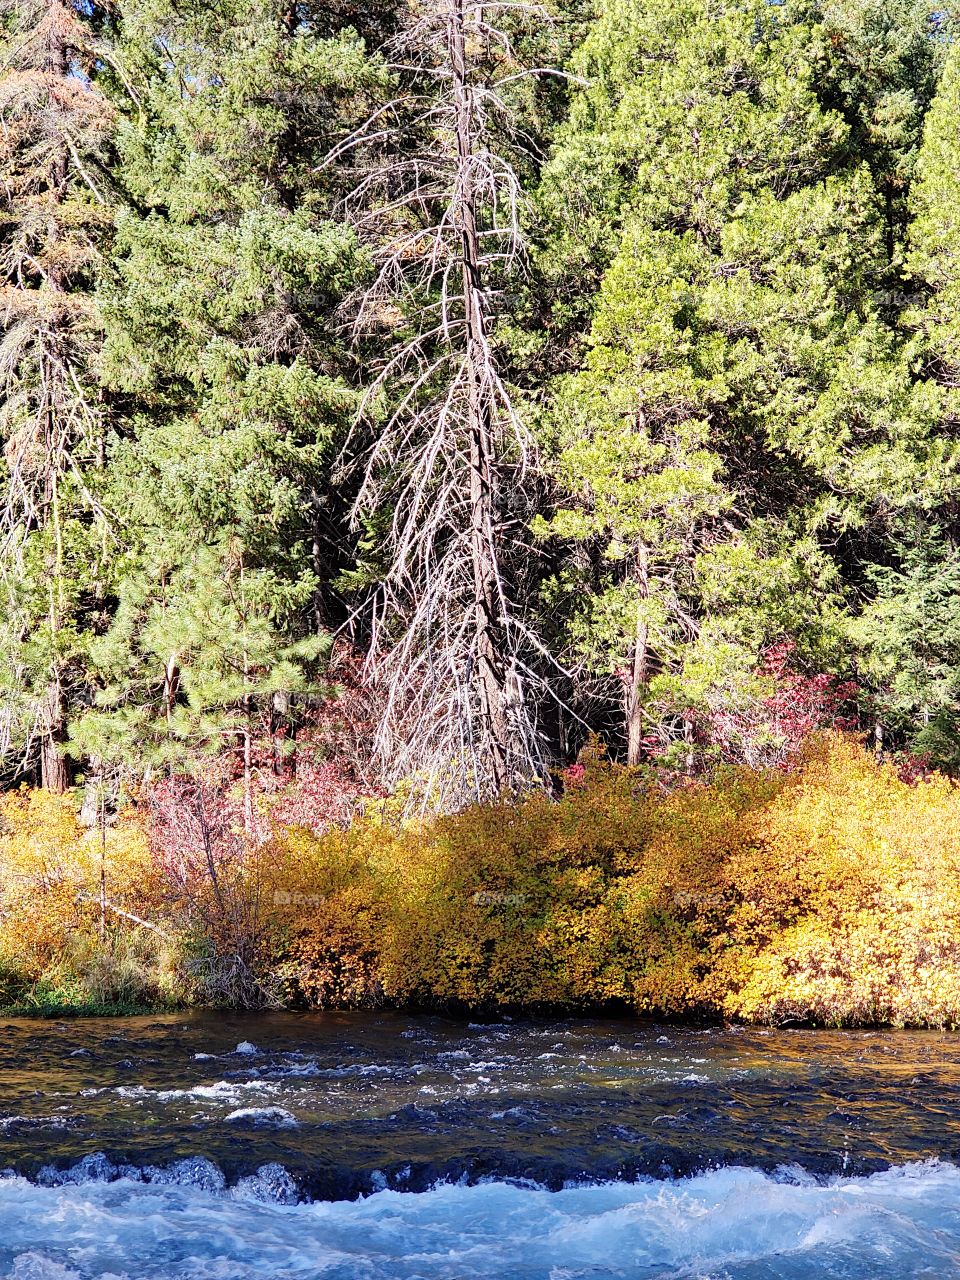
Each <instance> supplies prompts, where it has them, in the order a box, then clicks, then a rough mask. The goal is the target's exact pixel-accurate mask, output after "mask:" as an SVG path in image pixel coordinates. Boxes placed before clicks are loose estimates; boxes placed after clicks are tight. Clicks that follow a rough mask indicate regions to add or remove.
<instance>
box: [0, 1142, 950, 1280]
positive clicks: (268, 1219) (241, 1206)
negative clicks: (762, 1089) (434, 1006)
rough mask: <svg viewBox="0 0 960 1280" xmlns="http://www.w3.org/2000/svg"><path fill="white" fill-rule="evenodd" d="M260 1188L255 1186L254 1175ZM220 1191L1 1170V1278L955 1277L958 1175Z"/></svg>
mask: <svg viewBox="0 0 960 1280" xmlns="http://www.w3.org/2000/svg"><path fill="white" fill-rule="evenodd" d="M254 1181H255V1180H254ZM261 1181H262V1183H263V1185H262V1186H260V1185H254V1183H252V1182H251V1181H250V1180H247V1182H246V1183H245V1185H243V1186H240V1187H236V1188H233V1189H232V1190H230V1191H225V1190H224V1191H220V1192H216V1191H212V1190H207V1189H204V1188H203V1187H202V1186H197V1185H196V1184H195V1183H193V1184H191V1183H190V1182H189V1181H188V1182H187V1183H186V1184H183V1183H177V1182H170V1183H166V1184H164V1183H159V1184H144V1183H141V1182H134V1181H128V1180H120V1181H114V1182H106V1183H105V1182H101V1181H91V1182H77V1183H71V1184H67V1185H60V1186H38V1185H36V1184H34V1183H31V1182H27V1181H25V1180H24V1179H22V1178H13V1177H11V1178H6V1179H3V1180H0V1274H2V1275H3V1276H4V1277H8V1278H9V1280H160V1278H161V1277H162V1280H274V1278H276V1280H280V1277H284V1278H291V1280H294V1278H297V1277H303V1278H306V1277H323V1278H324V1280H588V1278H589V1280H614V1278H615V1277H616V1278H624V1280H626V1278H628V1277H629V1278H631V1280H652V1278H653V1277H657V1278H662V1280H666V1278H667V1277H670V1278H671V1280H821V1278H826V1277H830V1278H831V1280H841V1278H842V1280H888V1278H889V1280H904V1278H905V1277H918V1278H919V1277H928V1278H930V1280H933V1278H935V1280H950V1278H951V1277H960V1169H958V1168H957V1167H956V1166H954V1165H952V1164H945V1163H938V1162H927V1163H923V1164H913V1165H907V1166H903V1167H900V1168H897V1169H891V1170H888V1171H886V1172H884V1173H878V1174H874V1175H872V1176H870V1177H857V1178H836V1179H833V1180H831V1181H829V1182H826V1183H821V1182H817V1181H815V1180H814V1179H812V1178H810V1177H808V1176H805V1175H803V1174H801V1173H799V1171H794V1172H792V1173H791V1172H783V1173H781V1174H778V1175H767V1174H763V1173H760V1172H759V1171H756V1170H750V1169H744V1168H726V1169H719V1170H716V1171H713V1172H710V1173H706V1174H702V1175H700V1176H698V1177H695V1178H690V1179H686V1180H681V1181H648V1182H641V1183H616V1182H614V1183H605V1184H602V1185H598V1186H570V1187H567V1188H565V1189H563V1190H561V1191H555V1192H548V1191H545V1190H542V1189H540V1188H536V1187H529V1186H520V1185H516V1184H511V1183H507V1182H502V1181H501V1182H487V1183H481V1184H480V1185H475V1186H461V1185H441V1186H438V1187H435V1188H434V1189H433V1190H431V1191H427V1192H423V1193H421V1194H416V1195H413V1194H404V1193H400V1192H396V1191H389V1190H388V1191H380V1192H377V1193H375V1194H373V1195H370V1196H368V1197H366V1198H364V1199H361V1200H357V1201H335V1202H318V1203H311V1204H303V1203H301V1204H293V1203H290V1200H291V1199H292V1195H291V1190H292V1187H291V1184H290V1183H289V1182H288V1181H285V1180H284V1176H283V1170H282V1169H278V1168H276V1167H273V1166H265V1167H264V1170H263V1171H262V1178H261Z"/></svg>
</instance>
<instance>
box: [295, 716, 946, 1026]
mask: <svg viewBox="0 0 960 1280" xmlns="http://www.w3.org/2000/svg"><path fill="white" fill-rule="evenodd" d="M273 860H274V866H275V868H276V874H277V876H278V877H279V880H280V881H282V882H283V884H284V885H285V886H286V890H287V893H288V896H289V900H288V905H287V906H286V907H281V909H280V914H281V916H282V918H283V922H284V930H285V936H286V938H287V940H288V944H287V953H286V954H287V959H288V961H289V963H290V965H291V973H292V975H293V980H294V983H295V986H296V987H297V988H298V989H299V992H300V994H301V996H302V997H303V998H304V999H305V1000H306V1001H307V1002H308V1003H310V1004H320V1005H323V1004H363V1003H376V1002H379V1001H390V1002H398V1003H413V1004H417V1005H422V1006H428V1007H429V1006H445V1007H470V1008H495V1007H507V1006H509V1007H515V1008H528V1009H531V1008H537V1007H548V1006H549V1007H565V1008H570V1009H586V1008H597V1007H601V1006H607V1007H619V1008H623V1009H625V1010H632V1011H636V1012H643V1013H658V1014H666V1015H671V1016H683V1015H695V1016H715V1017H716V1016H722V1017H731V1018H738V1019H744V1020H747V1021H771V1022H784V1021H790V1020H796V1021H804V1022H817V1023H832V1024H841V1025H846V1024H857V1023H860V1024H862V1023H873V1022H886V1023H893V1024H896V1025H916V1026H922V1025H935V1026H945V1025H955V1024H957V1023H960V789H958V787H957V785H956V784H955V783H953V782H952V781H950V780H948V779H946V778H943V777H939V776H935V777H933V778H931V779H930V780H927V781H921V782H919V783H916V784H912V783H908V782H904V781H901V779H900V778H899V777H898V775H897V773H896V771H895V770H894V769H893V767H892V766H889V765H877V764H876V762H875V761H874V760H873V758H872V757H871V756H870V755H869V754H868V753H867V752H866V751H865V750H864V749H863V748H862V747H861V746H860V745H858V744H857V743H856V742H854V741H852V740H849V739H845V738H843V737H840V736H836V735H832V736H826V737H822V738H819V739H816V740H814V741H812V742H811V743H810V744H809V745H808V748H807V751H806V753H805V756H804V759H803V760H802V762H801V764H800V766H799V767H798V768H797V769H796V770H795V771H793V772H791V773H789V774H785V773H782V772H770V773H755V772H750V771H749V770H745V769H730V770H726V771H723V772H721V773H720V774H718V775H717V777H716V778H715V779H713V781H712V782H710V783H691V784H689V785H686V786H683V787H680V788H679V789H676V790H674V791H673V792H672V793H668V794H664V793H663V792H662V791H660V790H658V789H657V788H656V787H655V786H654V784H653V783H652V781H651V780H650V779H649V778H648V777H646V776H645V775H643V774H642V773H641V772H639V771H635V770H630V769H625V768H622V767H617V766H614V765H610V764H607V763H605V762H603V761H602V760H595V761H593V762H592V763H591V764H590V765H589V766H588V768H587V770H586V773H585V776H584V777H583V778H582V779H580V780H579V784H578V785H577V786H575V787H573V788H571V789H570V790H568V792H567V794H566V795H565V796H564V797H563V798H562V799H561V800H560V801H559V802H553V801H550V800H548V799H547V798H545V797H543V796H533V797H530V798H528V799H526V800H524V801H521V802H519V803H516V804H507V803H504V804H501V805H492V806H483V807H477V808H474V809H468V810H467V811H465V812H464V813H461V814H459V815H457V816H455V817H450V818H443V819H440V820H434V821H432V822H417V823H411V824H407V825H403V824H399V823H389V822H388V823H384V822H382V821H380V820H378V819H372V818H370V819H367V820H365V821H360V822H358V823H357V824H356V825H355V826H354V827H353V829H352V830H350V831H349V832H343V831H338V832H336V833H333V834H331V835H328V836H324V837H319V838H318V837H316V836H313V835H310V834H309V833H307V832H304V831H300V832H286V833H279V834H278V836H277V838H276V841H275V844H274V859H273ZM281 897H282V891H281Z"/></svg>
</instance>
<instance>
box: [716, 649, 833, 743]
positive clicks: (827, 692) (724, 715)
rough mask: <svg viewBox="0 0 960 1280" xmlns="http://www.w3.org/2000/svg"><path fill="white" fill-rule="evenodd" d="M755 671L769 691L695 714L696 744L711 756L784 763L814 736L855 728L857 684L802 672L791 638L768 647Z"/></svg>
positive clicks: (827, 675)
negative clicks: (747, 699)
mask: <svg viewBox="0 0 960 1280" xmlns="http://www.w3.org/2000/svg"><path fill="white" fill-rule="evenodd" d="M756 674H757V676H758V678H759V680H760V681H761V682H762V684H763V685H765V686H766V688H767V690H768V692H766V693H764V694H762V695H761V696H760V697H757V698H753V699H750V700H749V701H747V702H744V703H740V704H739V705H737V704H736V703H734V702H733V701H727V702H725V703H724V704H723V705H721V706H719V707H716V708H711V709H710V710H709V711H707V712H706V713H705V714H694V715H692V717H691V718H692V721H693V724H694V736H695V739H696V742H697V745H698V746H699V747H700V748H701V751H703V749H704V748H706V754H707V755H708V756H712V757H714V758H719V759H720V760H721V761H723V762H724V763H728V764H747V765H749V766H750V767H751V768H767V767H770V766H781V767H782V766H784V765H787V764H789V763H790V762H791V761H793V760H795V759H796V758H797V757H798V755H799V753H800V751H801V748H802V747H803V744H804V743H805V742H806V741H807V740H808V739H809V737H810V735H811V734H813V733H817V732H819V731H821V730H825V729H832V730H835V731H838V732H846V731H850V730H853V729H855V728H856V726H857V720H858V717H857V714H856V700H857V694H858V690H857V686H856V684H855V683H854V682H853V681H852V680H841V679H838V678H837V677H836V676H833V675H829V674H826V673H824V672H820V673H817V674H814V675H810V674H807V673H806V672H803V671H800V670H798V669H797V666H796V646H795V644H794V643H793V641H792V640H783V641H781V642H780V643H778V644H775V645H771V646H770V648H768V649H767V650H765V652H764V654H763V658H762V661H761V663H760V666H759V667H758V669H757V672H756Z"/></svg>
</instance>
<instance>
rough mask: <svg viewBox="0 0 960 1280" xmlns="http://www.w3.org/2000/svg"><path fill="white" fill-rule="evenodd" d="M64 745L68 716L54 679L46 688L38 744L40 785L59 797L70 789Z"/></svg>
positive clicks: (55, 678) (58, 682)
mask: <svg viewBox="0 0 960 1280" xmlns="http://www.w3.org/2000/svg"><path fill="white" fill-rule="evenodd" d="M66 741H67V714H66V708H65V706H64V698H63V690H62V689H61V687H60V681H59V678H57V676H56V675H55V676H54V679H53V680H52V681H51V682H50V684H49V685H48V686H47V698H46V717H45V721H44V733H43V739H42V741H41V743H40V785H41V786H43V787H46V789H47V790H48V791H54V792H56V793H57V794H58V795H62V794H63V792H64V791H66V790H67V789H68V787H69V786H70V766H69V764H68V763H67V758H66V756H65V755H64V754H63V752H62V751H61V750H60V748H61V747H62V746H63V745H64V744H65V743H66Z"/></svg>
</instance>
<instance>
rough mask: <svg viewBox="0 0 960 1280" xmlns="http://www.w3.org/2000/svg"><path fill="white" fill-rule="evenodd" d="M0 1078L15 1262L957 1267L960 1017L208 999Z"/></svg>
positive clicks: (371, 1273)
mask: <svg viewBox="0 0 960 1280" xmlns="http://www.w3.org/2000/svg"><path fill="white" fill-rule="evenodd" d="M0 1071H2V1077H0V1078H2V1084H0V1170H2V1171H3V1176H2V1177H0V1275H2V1276H5V1277H11V1278H14V1280H94V1278H96V1280H108V1278H109V1280H120V1278H127V1280H147V1278H148V1277H149V1278H150V1280H154V1278H156V1280H161V1278H162V1280H244V1278H246V1277H250V1278H251V1280H252V1278H253V1277H256V1280H272V1278H274V1277H276V1278H277V1280H280V1278H281V1277H324V1280H415V1278H416V1280H581V1278H582V1280H587V1278H589V1280H612V1278H614V1277H630V1278H643V1280H646V1278H648V1277H650V1278H652V1277H672V1278H675V1280H680V1278H681V1277H684V1278H689V1280H779V1278H781V1277H783V1278H790V1280H793V1278H797V1280H801V1278H802V1280H807V1278H809V1280H813V1278H815V1277H843V1278H845V1280H867V1278H869V1280H875V1278H877V1277H890V1278H891V1280H893V1278H894V1277H896V1280H902V1278H903V1277H908V1276H916V1277H921V1276H922V1277H933V1278H936V1280H945V1278H947V1277H960V1167H958V1165H960V1037H957V1036H954V1035H949V1034H943V1035H941V1034H935V1033H911V1032H824V1031H807V1030H784V1031H776V1032H774V1031H762V1030H760V1031H758V1030H744V1029H724V1030H721V1029H691V1028H677V1027H672V1026H664V1025H657V1024H654V1023H649V1022H640V1021H626V1020H625V1021H597V1020H582V1019H577V1020H569V1021H567V1020H543V1021H528V1020H523V1021H520V1020H517V1021H512V1022H511V1021H503V1022H496V1023H479V1022H478V1023H466V1022H462V1021H459V1022H458V1021H454V1020H450V1019H444V1018H439V1017H426V1016H416V1017H414V1016H404V1015H400V1014H369V1013H364V1014H302V1015H299V1014H265V1015H257V1016H245V1017H241V1016H230V1015H224V1014H215V1013H190V1014H178V1015H169V1016H167V1015H164V1016H159V1017H147V1018H124V1019H113V1020H97V1019H94V1020H83V1021H76V1022H71V1023H69V1024H66V1023H54V1022H38V1021H32V1020H10V1021H7V1022H0ZM955 1162H956V1163H955Z"/></svg>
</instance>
